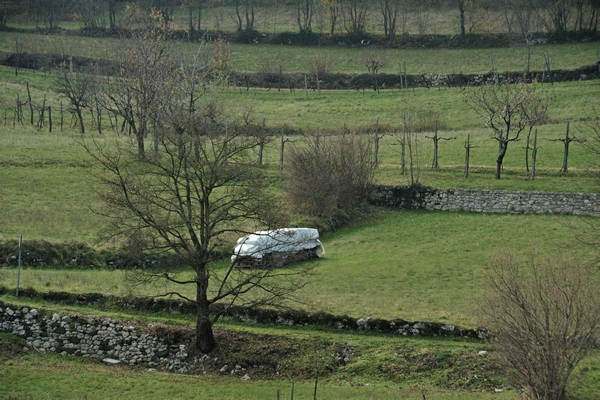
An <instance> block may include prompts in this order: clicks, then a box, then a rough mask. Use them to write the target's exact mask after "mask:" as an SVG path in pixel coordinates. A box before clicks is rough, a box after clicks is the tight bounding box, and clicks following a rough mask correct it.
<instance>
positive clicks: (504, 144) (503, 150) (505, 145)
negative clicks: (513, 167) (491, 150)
mask: <svg viewBox="0 0 600 400" xmlns="http://www.w3.org/2000/svg"><path fill="white" fill-rule="evenodd" d="M499 143H500V150H499V151H498V158H497V159H496V179H500V174H501V172H502V162H503V161H504V156H505V155H506V149H507V148H508V142H506V141H502V142H499Z"/></svg>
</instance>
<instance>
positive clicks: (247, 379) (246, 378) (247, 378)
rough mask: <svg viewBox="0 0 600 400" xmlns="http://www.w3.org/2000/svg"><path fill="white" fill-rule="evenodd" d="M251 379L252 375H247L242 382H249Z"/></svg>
mask: <svg viewBox="0 0 600 400" xmlns="http://www.w3.org/2000/svg"><path fill="white" fill-rule="evenodd" d="M250 379H251V378H250V375H248V374H246V375H244V376H242V380H243V381H249V380H250Z"/></svg>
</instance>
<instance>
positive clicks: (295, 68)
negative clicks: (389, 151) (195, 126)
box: [0, 32, 598, 74]
mask: <svg viewBox="0 0 600 400" xmlns="http://www.w3.org/2000/svg"><path fill="white" fill-rule="evenodd" d="M16 40H18V41H19V43H20V44H21V45H22V46H23V51H24V52H25V53H37V54H65V55H73V56H84V57H91V58H100V59H106V60H112V59H116V58H117V57H118V49H119V48H120V47H121V40H119V39H116V38H95V37H86V36H73V35H41V34H35V33H14V32H0V51H5V52H14V51H15V41H16ZM200 47H201V45H200V44H198V43H193V42H185V41H178V42H176V43H175V46H174V56H175V57H178V58H181V59H183V60H187V59H189V58H190V57H191V56H193V55H194V54H196V53H197V52H198V49H199V48H200ZM228 48H229V51H230V56H229V66H230V68H231V69H232V70H234V71H245V72H273V73H275V72H276V73H278V72H279V67H280V66H281V67H282V70H283V72H285V73H289V72H308V71H310V70H311V66H312V65H313V64H314V63H315V57H317V56H318V57H319V58H320V59H321V60H326V64H327V65H328V70H329V71H328V72H330V73H349V74H363V73H367V68H366V67H365V63H364V58H365V55H366V54H367V53H374V54H377V55H378V56H379V57H380V59H381V60H383V61H384V63H385V66H384V67H383V68H382V69H381V72H382V73H388V74H396V73H399V71H400V64H404V63H406V68H407V73H409V74H452V73H464V74H469V73H486V72H489V71H491V70H492V69H493V66H494V65H495V66H496V70H497V71H499V72H502V71H524V70H525V69H526V66H527V49H526V48H525V47H514V48H495V49H431V50H427V49H423V50H409V49H385V48H375V49H368V50H366V49H363V48H347V47H319V48H314V47H300V46H278V45H259V44H256V45H244V44H229V45H228ZM545 54H546V55H548V57H549V58H550V60H551V68H552V69H573V68H578V67H581V66H582V65H589V64H593V63H595V62H597V61H598V43H596V42H588V43H569V44H549V45H540V46H535V47H534V48H533V50H532V54H531V69H532V70H543V69H544V66H545V64H544V55H545Z"/></svg>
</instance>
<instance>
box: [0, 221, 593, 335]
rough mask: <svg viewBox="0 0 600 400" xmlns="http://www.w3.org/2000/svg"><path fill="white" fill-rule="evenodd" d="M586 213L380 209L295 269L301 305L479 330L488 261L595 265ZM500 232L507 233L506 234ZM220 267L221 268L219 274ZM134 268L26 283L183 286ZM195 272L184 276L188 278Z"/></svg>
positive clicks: (56, 273) (34, 276)
mask: <svg viewBox="0 0 600 400" xmlns="http://www.w3.org/2000/svg"><path fill="white" fill-rule="evenodd" d="M586 220H588V219H587V218H581V217H570V216H532V215H483V214H467V213H450V212H399V211H393V212H392V211H390V212H381V213H380V214H379V215H378V216H377V217H375V218H374V219H371V220H368V221H365V222H364V223H361V224H359V225H357V226H355V227H352V228H346V229H342V230H340V231H338V232H336V233H334V234H331V235H329V236H327V237H325V238H324V239H323V243H324V246H325V249H326V257H325V258H323V259H322V260H319V261H315V262H309V263H305V264H300V265H298V266H293V267H289V268H303V267H304V266H309V265H312V266H314V270H313V272H312V273H313V275H312V276H311V277H310V282H309V284H308V285H307V286H306V287H305V288H303V289H302V290H301V291H300V292H299V293H297V297H298V298H299V300H300V303H292V304H291V305H292V306H293V307H295V308H303V309H307V310H310V311H326V312H331V313H334V314H349V315H351V316H353V317H374V318H375V317H380V318H387V319H393V318H403V319H407V320H428V321H440V322H447V323H451V324H459V325H463V326H468V327H475V326H478V325H479V324H480V322H479V312H480V310H479V308H478V305H477V304H478V302H477V301H474V300H475V299H478V298H480V297H481V296H482V294H483V292H484V290H485V289H486V282H485V279H484V276H485V270H486V264H487V262H488V260H489V259H490V258H491V257H493V256H494V255H497V254H499V253H503V252H506V251H508V249H510V251H511V253H513V254H515V255H516V256H517V257H518V258H519V259H520V260H521V261H524V262H526V261H527V260H529V259H530V258H532V257H535V258H536V259H544V258H546V257H548V255H549V254H552V253H553V252H556V251H558V252H559V253H560V254H561V255H562V257H564V258H565V259H568V260H570V261H571V262H576V263H577V262H586V261H587V262H589V261H591V260H590V257H591V252H590V248H587V247H585V246H581V245H579V243H578V242H577V237H578V235H580V234H582V232H583V230H584V229H585V228H586V226H587V225H586V223H585V221H586ZM498 238H502V240H498ZM220 268H222V266H220V265H217V266H216V271H217V272H218V271H219V270H220ZM16 273H17V271H16V268H4V269H2V270H0V285H3V286H7V287H14V286H15V285H16V284H15V282H16ZM128 274H129V273H127V272H125V271H111V270H58V269H57V270H54V269H36V268H27V269H25V270H24V271H22V274H21V285H22V286H23V287H32V288H34V289H37V290H41V291H68V292H75V293H86V292H98V293H110V294H114V295H118V296H126V295H137V296H143V295H158V294H161V293H163V292H166V291H169V290H170V289H175V288H178V289H179V290H183V292H184V293H186V294H187V295H189V296H193V295H194V293H195V292H194V288H193V287H191V286H190V287H187V288H181V287H179V286H177V285H166V283H164V282H155V283H150V284H144V285H141V286H134V285H133V283H132V282H131V281H130V280H129V275H128ZM191 274H192V272H191V271H189V272H188V271H187V270H181V272H180V275H181V278H183V277H190V275H191Z"/></svg>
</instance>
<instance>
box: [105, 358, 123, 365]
mask: <svg viewBox="0 0 600 400" xmlns="http://www.w3.org/2000/svg"><path fill="white" fill-rule="evenodd" d="M102 362H105V363H107V364H111V365H115V364H120V363H121V361H119V360H115V359H114V358H105V359H103V360H102Z"/></svg>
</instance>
